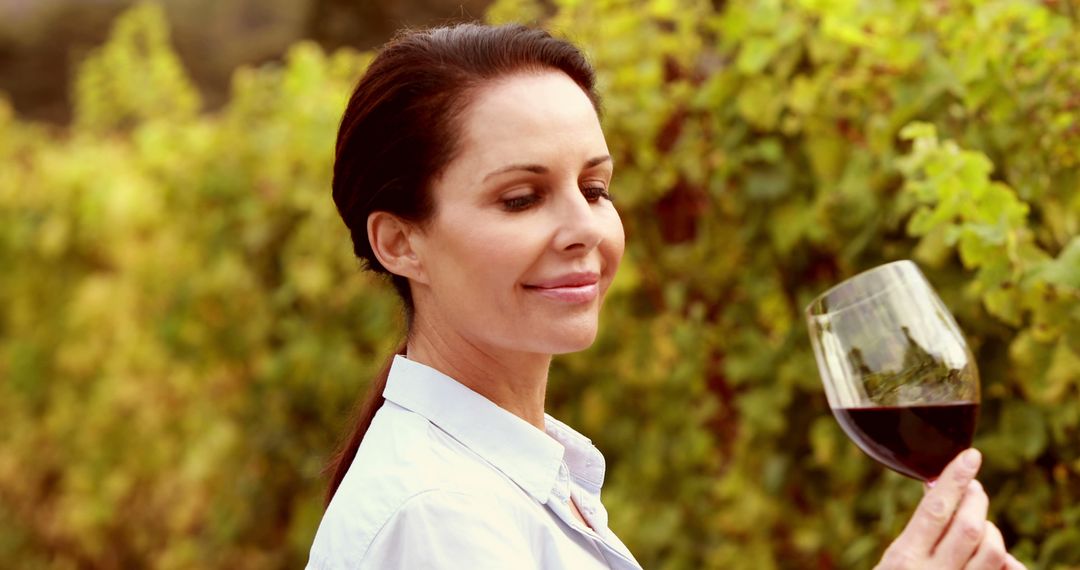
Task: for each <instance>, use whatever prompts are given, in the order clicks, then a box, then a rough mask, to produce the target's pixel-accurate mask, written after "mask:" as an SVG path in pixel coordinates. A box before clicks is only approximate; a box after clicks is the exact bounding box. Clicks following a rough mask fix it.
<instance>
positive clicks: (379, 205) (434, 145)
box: [326, 24, 599, 504]
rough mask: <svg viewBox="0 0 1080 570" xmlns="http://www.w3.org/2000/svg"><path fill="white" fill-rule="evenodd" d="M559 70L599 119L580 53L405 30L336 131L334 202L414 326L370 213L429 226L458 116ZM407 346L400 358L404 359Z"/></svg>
mask: <svg viewBox="0 0 1080 570" xmlns="http://www.w3.org/2000/svg"><path fill="white" fill-rule="evenodd" d="M544 70H553V71H561V72H563V73H565V74H566V75H568V76H569V77H570V79H572V80H573V81H574V82H575V83H577V84H578V85H579V86H580V87H581V89H582V90H583V91H584V92H585V94H586V95H588V97H589V99H590V100H591V101H592V103H593V107H594V108H596V109H597V111H598V112H599V99H598V97H597V95H596V91H595V87H594V83H595V80H594V73H593V69H592V67H591V66H590V65H589V63H588V61H587V60H586V59H585V56H584V55H583V54H582V52H581V51H580V50H578V49H577V48H576V47H575V46H574V45H573V44H571V43H569V42H566V41H564V40H561V39H557V38H554V37H552V36H551V35H550V34H548V33H547V32H545V31H544V30H540V29H535V28H528V27H525V26H521V25H505V26H496V27H493V26H485V25H480V24H458V25H455V26H450V27H440V28H433V29H430V30H424V31H406V32H403V33H401V34H399V35H398V36H397V37H395V38H394V39H393V40H391V41H390V42H389V43H387V44H386V45H385V46H384V47H383V49H382V50H381V51H380V52H379V54H378V55H377V56H376V57H375V59H374V60H373V61H372V62H371V64H370V66H369V67H368V68H367V71H366V72H365V73H364V75H363V77H361V78H360V81H359V83H358V84H357V86H356V89H355V90H354V91H353V94H352V97H351V98H350V99H349V104H348V107H347V108H346V109H345V115H344V116H343V117H342V119H341V127H340V129H339V130H338V137H337V151H336V154H335V160H334V181H333V195H334V203H335V204H336V205H337V209H338V213H339V214H341V219H342V220H343V221H344V222H345V225H346V226H348V228H349V231H350V232H351V234H352V242H353V251H354V252H355V253H356V256H357V257H358V258H359V259H360V260H361V261H362V262H363V264H364V266H365V267H366V268H367V269H369V270H372V271H375V272H377V273H381V274H384V275H389V276H390V280H391V282H392V283H393V285H394V288H395V289H396V290H397V292H398V294H399V295H400V297H401V300H402V302H403V304H404V307H405V315H406V321H407V322H408V323H409V326H410V327H411V325H412V321H413V311H414V306H413V301H412V294H411V292H410V289H409V281H408V279H407V278H405V277H402V276H400V275H392V274H390V273H389V272H388V271H387V270H386V268H385V267H383V266H382V264H380V263H379V260H378V259H377V258H376V257H375V254H374V252H373V251H372V249H371V243H370V242H369V241H368V236H367V219H368V215H369V214H371V213H372V212H376V211H383V212H389V213H391V214H394V215H396V216H398V217H400V218H402V219H405V220H408V221H409V222H412V223H416V224H421V225H422V224H424V223H425V222H426V221H427V220H429V219H430V218H431V216H432V215H433V214H434V211H435V204H434V201H433V199H432V196H431V192H430V189H431V184H432V181H434V180H435V179H436V178H437V177H438V176H439V175H440V174H441V173H442V172H443V170H444V169H445V168H446V166H447V165H448V164H449V163H450V161H451V160H453V158H454V156H455V153H456V151H457V149H458V144H459V138H460V131H461V124H460V117H461V115H462V112H463V111H464V110H465V109H466V107H467V106H468V104H469V103H470V102H471V100H472V98H473V97H475V93H476V91H477V89H478V88H480V87H482V86H484V85H486V84H489V83H490V82H491V81H493V80H495V79H499V78H503V77H506V76H509V75H512V74H516V73H522V72H538V71H544ZM404 352H405V346H404V345H403V346H401V348H399V350H398V351H397V352H396V354H404ZM392 360H393V355H391V357H390V358H389V359H388V360H387V362H386V364H385V365H384V367H383V369H382V371H381V372H380V373H379V375H378V376H377V377H376V378H375V379H374V381H373V382H372V385H371V388H370V390H369V393H368V394H367V396H366V397H364V398H363V399H362V400H361V401H360V403H359V405H358V407H357V409H356V412H355V418H356V419H355V427H354V428H353V430H352V431H351V432H350V434H351V435H350V436H349V437H348V439H346V440H344V442H343V445H342V446H341V448H340V449H339V450H338V452H337V453H336V454H335V455H334V457H333V458H332V459H331V461H330V463H329V465H328V466H327V468H326V471H327V472H329V473H331V474H332V475H331V479H330V486H329V489H328V490H327V494H326V503H327V504H329V503H330V500H331V499H332V498H333V496H334V493H335V492H336V491H337V488H338V486H339V485H340V484H341V480H342V479H343V478H344V477H345V473H346V472H347V471H348V469H349V466H350V465H351V464H352V461H353V459H354V458H355V457H356V452H357V449H359V447H360V442H361V441H362V440H363V438H364V434H365V433H366V432H367V430H368V427H369V426H370V425H371V421H372V419H374V417H375V413H376V412H377V411H378V410H379V408H380V407H381V406H382V403H383V397H382V392H383V389H384V388H385V387H386V377H387V375H388V373H389V371H390V363H391V362H392Z"/></svg>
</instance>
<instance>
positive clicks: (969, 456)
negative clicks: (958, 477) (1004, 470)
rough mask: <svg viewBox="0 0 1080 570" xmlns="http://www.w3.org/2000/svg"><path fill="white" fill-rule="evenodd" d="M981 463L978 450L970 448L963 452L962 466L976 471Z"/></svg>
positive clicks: (980, 455)
mask: <svg viewBox="0 0 1080 570" xmlns="http://www.w3.org/2000/svg"><path fill="white" fill-rule="evenodd" d="M980 463H982V454H981V453H979V450H978V449H975V448H971V449H969V450H967V451H965V452H964V465H965V466H967V467H968V468H971V469H978V468H979V464H980Z"/></svg>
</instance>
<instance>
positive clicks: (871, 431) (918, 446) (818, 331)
mask: <svg viewBox="0 0 1080 570" xmlns="http://www.w3.org/2000/svg"><path fill="white" fill-rule="evenodd" d="M806 321H807V326H808V327H809V329H810V344H811V345H813V347H814V357H815V358H816V359H817V364H818V372H819V373H820V374H821V380H822V383H823V384H824V385H825V394H826V395H827V396H828V399H829V407H830V408H831V409H832V413H833V415H834V416H835V417H836V420H837V421H838V422H840V427H841V428H843V430H844V432H846V433H847V435H848V437H850V438H851V439H852V440H853V441H854V442H855V444H856V445H858V446H859V448H860V449H862V450H863V451H864V452H866V454H867V455H869V456H870V457H872V458H874V459H876V460H877V461H878V462H880V463H882V464H884V465H885V466H886V467H889V468H890V469H893V470H895V471H897V472H899V473H902V474H904V475H907V476H908V477H913V478H915V479H919V480H922V481H926V482H933V481H934V479H936V478H937V476H938V475H940V474H941V471H942V470H943V469H944V468H945V466H946V465H948V463H949V461H951V460H952V459H953V458H954V457H955V456H956V455H957V454H959V453H960V452H961V451H963V450H965V449H967V448H968V447H970V446H971V440H972V437H973V435H974V432H975V423H976V419H977V417H978V412H979V373H978V370H976V368H975V359H974V358H973V357H972V355H971V350H970V349H968V346H967V343H966V342H965V341H964V336H963V334H962V333H961V332H960V327H959V326H957V324H956V320H955V319H954V318H953V316H952V314H951V313H949V310H948V309H946V308H945V305H944V304H943V303H942V302H941V299H940V298H939V297H938V295H937V293H935V292H934V290H933V288H932V287H931V286H930V283H929V282H928V281H927V280H926V277H924V276H923V274H922V272H921V271H919V268H918V266H917V265H915V263H914V262H911V261H907V260H902V261H894V262H892V263H887V264H885V265H881V266H879V267H875V268H873V269H870V270H868V271H865V272H863V273H860V274H858V275H856V276H854V277H852V278H850V279H848V280H846V281H844V282H842V283H840V284H839V285H837V286H835V287H833V288H832V289H829V290H828V291H826V292H824V293H822V294H821V295H820V296H819V297H818V298H816V299H814V301H813V302H811V303H810V305H808V306H807V308H806Z"/></svg>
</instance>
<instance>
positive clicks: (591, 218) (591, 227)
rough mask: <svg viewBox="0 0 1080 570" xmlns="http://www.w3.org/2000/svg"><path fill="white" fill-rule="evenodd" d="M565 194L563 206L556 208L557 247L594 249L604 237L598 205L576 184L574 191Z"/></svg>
mask: <svg viewBox="0 0 1080 570" xmlns="http://www.w3.org/2000/svg"><path fill="white" fill-rule="evenodd" d="M563 195H564V196H565V198H564V199H563V200H561V202H562V204H561V207H560V208H556V209H555V210H556V212H555V215H556V216H557V217H558V219H557V223H558V226H557V230H556V233H555V242H554V244H553V245H554V246H555V249H557V250H558V251H575V250H580V251H592V250H593V248H595V247H596V246H597V245H599V243H600V241H601V240H602V239H603V237H604V234H603V231H602V226H601V224H600V220H599V218H598V216H599V213H598V212H597V210H596V206H595V205H594V204H590V203H589V201H588V200H586V199H585V196H584V195H583V194H582V193H581V190H579V189H577V187H576V185H575V187H574V189H573V192H570V191H567V192H565V193H564V194H563ZM602 199H603V198H601V200H602Z"/></svg>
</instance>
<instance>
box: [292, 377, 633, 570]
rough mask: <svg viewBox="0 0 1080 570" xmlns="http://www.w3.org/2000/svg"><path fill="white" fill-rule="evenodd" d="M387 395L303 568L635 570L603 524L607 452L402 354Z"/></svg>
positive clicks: (630, 558)
mask: <svg viewBox="0 0 1080 570" xmlns="http://www.w3.org/2000/svg"><path fill="white" fill-rule="evenodd" d="M383 396H384V397H385V398H386V402H385V403H384V404H383V406H382V408H381V409H380V410H379V411H378V413H377V414H376V415H375V419H374V420H373V421H372V423H371V427H370V428H369V429H368V432H367V435H366V436H365V437H364V441H363V443H362V444H361V445H360V449H359V450H358V451H357V453H356V459H355V460H354V461H353V463H352V465H351V466H350V467H349V471H348V473H347V474H346V475H345V478H344V479H343V480H342V482H341V486H340V487H339V488H338V490H337V493H336V494H335V495H334V498H333V500H331V501H330V505H329V507H327V509H326V512H325V513H324V514H323V518H322V522H321V523H320V524H319V530H318V531H317V533H316V535H315V540H314V542H313V544H312V545H311V555H310V558H309V559H308V565H307V568H308V569H309V570H327V569H334V570H344V569H349V570H357V569H387V570H389V569H398V568H401V569H405V568H408V569H426V568H434V569H449V568H464V569H469V570H486V569H490V570H508V569H510V570H519V569H520V570H527V569H555V568H559V569H562V568H566V569H573V570H578V569H580V570H591V569H594V568H609V569H613V570H621V569H633V570H638V569H640V568H641V566H640V565H639V564H638V563H637V561H636V560H635V559H634V557H633V555H631V554H630V551H629V550H627V548H626V546H624V545H623V543H622V542H621V541H619V539H618V538H617V537H616V536H615V534H614V533H612V532H611V530H610V529H608V527H607V522H608V517H607V511H606V510H605V509H604V505H603V504H601V503H600V487H601V485H602V484H603V482H604V457H603V456H602V455H601V454H600V452H599V450H597V449H596V447H594V446H593V445H592V443H591V442H590V441H589V440H588V439H586V438H585V437H584V436H582V435H581V434H579V433H577V432H576V431H574V430H572V429H570V428H569V427H567V426H566V425H564V424H562V423H560V422H558V421H557V420H555V419H553V418H551V417H550V416H546V415H545V424H546V432H547V433H544V432H541V431H540V430H538V429H536V427H534V426H532V425H531V424H529V423H528V422H526V421H525V420H523V419H521V418H519V417H517V416H515V415H514V414H512V413H510V412H508V411H506V410H504V409H502V408H500V407H499V406H497V405H495V404H494V403H493V402H491V401H490V400H488V399H486V398H484V397H483V396H481V395H480V394H477V393H476V392H473V391H472V390H470V389H469V388H466V387H465V386H464V385H462V384H460V383H458V382H457V381H456V380H454V379H453V378H450V377H449V376H446V375H445V374H442V373H441V372H439V371H437V370H435V369H433V368H430V367H428V366H425V365H423V364H420V363H417V362H413V361H411V360H408V359H407V358H405V357H402V356H396V357H395V358H394V361H393V363H392V365H391V368H390V375H389V377H388V378H387V383H386V390H385V391H384V392H383ZM571 498H573V501H574V503H575V504H576V505H577V506H578V507H579V509H580V511H581V514H582V516H583V517H584V518H585V520H586V521H588V522H589V525H590V526H591V527H592V529H590V528H589V527H587V526H585V525H583V524H582V523H581V522H580V521H579V520H578V519H577V518H576V517H574V515H573V514H572V512H571V510H570V500H571ZM593 529H595V530H593Z"/></svg>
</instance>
